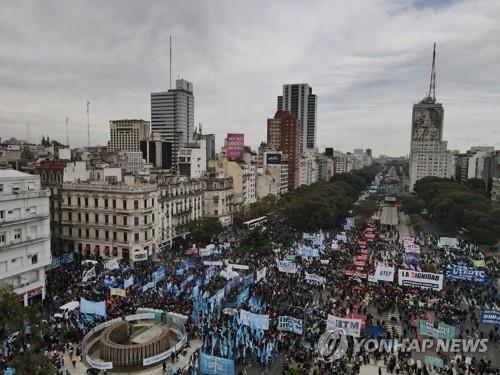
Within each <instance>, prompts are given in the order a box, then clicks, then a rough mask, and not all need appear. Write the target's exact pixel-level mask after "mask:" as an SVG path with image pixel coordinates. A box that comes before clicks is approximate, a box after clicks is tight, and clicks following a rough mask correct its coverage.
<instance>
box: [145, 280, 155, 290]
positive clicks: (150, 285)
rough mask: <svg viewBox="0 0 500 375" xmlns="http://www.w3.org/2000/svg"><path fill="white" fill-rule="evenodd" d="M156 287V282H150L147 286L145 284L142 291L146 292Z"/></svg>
mask: <svg viewBox="0 0 500 375" xmlns="http://www.w3.org/2000/svg"><path fill="white" fill-rule="evenodd" d="M154 287H155V283H154V281H150V282H149V283H147V284H144V286H143V287H142V291H143V292H145V291H147V290H149V289H151V288H154Z"/></svg>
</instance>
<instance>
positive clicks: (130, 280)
mask: <svg viewBox="0 0 500 375" xmlns="http://www.w3.org/2000/svg"><path fill="white" fill-rule="evenodd" d="M132 285H134V275H130V277H129V278H128V279H125V281H124V282H123V288H124V289H127V288H128V287H131V286H132Z"/></svg>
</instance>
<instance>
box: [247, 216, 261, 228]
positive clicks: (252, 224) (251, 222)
mask: <svg viewBox="0 0 500 375" xmlns="http://www.w3.org/2000/svg"><path fill="white" fill-rule="evenodd" d="M266 224H267V216H261V217H258V218H256V219H252V220H248V221H245V222H244V223H243V228H245V229H249V230H254V229H255V228H257V227H260V226H263V225H266Z"/></svg>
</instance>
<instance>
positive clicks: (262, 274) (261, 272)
mask: <svg viewBox="0 0 500 375" xmlns="http://www.w3.org/2000/svg"><path fill="white" fill-rule="evenodd" d="M266 273H267V267H264V268H263V269H261V270H258V271H257V280H256V282H257V283H258V282H259V281H260V280H262V279H265V278H266Z"/></svg>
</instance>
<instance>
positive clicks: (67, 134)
mask: <svg viewBox="0 0 500 375" xmlns="http://www.w3.org/2000/svg"><path fill="white" fill-rule="evenodd" d="M68 121H69V117H68V116H66V146H68V147H69V133H68Z"/></svg>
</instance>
